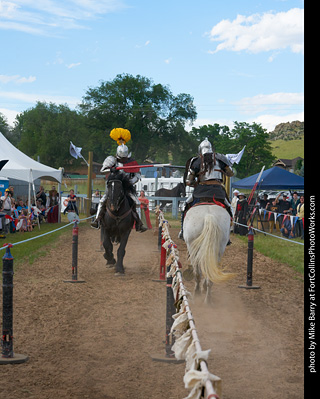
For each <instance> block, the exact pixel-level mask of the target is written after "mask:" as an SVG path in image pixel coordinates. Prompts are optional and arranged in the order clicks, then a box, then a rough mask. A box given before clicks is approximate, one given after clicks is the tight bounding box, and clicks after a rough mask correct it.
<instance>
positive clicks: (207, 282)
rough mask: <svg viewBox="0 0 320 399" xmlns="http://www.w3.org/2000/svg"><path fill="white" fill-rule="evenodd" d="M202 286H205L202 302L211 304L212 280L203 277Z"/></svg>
mask: <svg viewBox="0 0 320 399" xmlns="http://www.w3.org/2000/svg"><path fill="white" fill-rule="evenodd" d="M204 286H205V287H206V296H205V298H204V303H205V304H206V305H211V304H212V295H211V291H212V286H213V282H212V281H210V280H208V279H205V283H204Z"/></svg>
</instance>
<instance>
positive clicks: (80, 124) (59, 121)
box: [15, 102, 87, 168]
mask: <svg viewBox="0 0 320 399" xmlns="http://www.w3.org/2000/svg"><path fill="white" fill-rule="evenodd" d="M15 130H16V131H18V132H19V134H20V137H21V139H20V142H19V146H18V148H19V149H20V150H21V151H23V152H24V153H25V154H27V155H29V156H30V157H32V158H34V159H37V157H38V156H39V157H40V162H41V163H43V164H46V165H49V166H52V167H54V168H58V167H60V166H66V165H68V164H70V163H71V162H73V163H77V162H78V163H79V160H78V161H76V160H75V159H74V158H72V157H71V155H70V153H69V147H70V141H72V142H74V144H75V145H76V146H79V147H82V146H83V142H84V140H85V137H86V133H87V132H86V130H85V122H84V117H83V116H82V115H81V114H79V113H78V112H76V111H72V110H70V109H69V107H68V106H67V105H56V104H53V103H50V104H48V103H45V102H38V103H37V105H36V106H35V107H34V108H31V109H29V110H27V111H24V112H23V113H21V114H20V115H19V116H18V117H17V124H16V128H15ZM84 156H85V155H84Z"/></svg>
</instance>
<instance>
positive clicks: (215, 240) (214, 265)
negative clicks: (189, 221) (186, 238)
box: [189, 214, 234, 282]
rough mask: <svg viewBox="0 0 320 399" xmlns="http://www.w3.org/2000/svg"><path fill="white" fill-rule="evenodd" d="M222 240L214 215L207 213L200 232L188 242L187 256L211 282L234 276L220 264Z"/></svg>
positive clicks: (221, 233)
mask: <svg viewBox="0 0 320 399" xmlns="http://www.w3.org/2000/svg"><path fill="white" fill-rule="evenodd" d="M223 240H225V237H224V232H223V229H222V227H221V226H220V224H219V223H217V220H216V218H215V216H214V215H211V214H208V215H206V216H205V219H204V226H203V230H202V232H201V234H200V235H199V236H198V237H197V238H196V239H195V240H194V241H192V242H191V243H190V247H189V258H190V261H191V264H192V266H193V268H194V270H196V268H198V270H199V271H200V272H201V274H202V276H203V277H205V278H207V279H209V280H211V281H212V282H222V281H226V280H229V279H231V278H233V277H234V274H233V273H227V272H225V271H224V270H223V269H222V268H221V266H220V258H221V256H222V255H223V252H224V248H223Z"/></svg>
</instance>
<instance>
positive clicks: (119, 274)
mask: <svg viewBox="0 0 320 399" xmlns="http://www.w3.org/2000/svg"><path fill="white" fill-rule="evenodd" d="M114 275H115V276H117V277H119V276H124V272H123V273H120V272H116V273H114Z"/></svg>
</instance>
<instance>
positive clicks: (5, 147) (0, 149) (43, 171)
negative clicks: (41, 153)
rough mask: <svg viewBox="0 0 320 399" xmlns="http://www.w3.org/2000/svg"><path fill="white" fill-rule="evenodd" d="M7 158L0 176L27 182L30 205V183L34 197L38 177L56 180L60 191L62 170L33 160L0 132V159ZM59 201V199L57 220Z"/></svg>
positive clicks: (29, 202)
mask: <svg viewBox="0 0 320 399" xmlns="http://www.w3.org/2000/svg"><path fill="white" fill-rule="evenodd" d="M1 160H8V162H7V163H5V164H4V166H3V167H2V169H1V172H0V175H1V177H7V178H9V179H10V178H11V179H17V180H22V181H26V182H28V183H29V193H28V204H29V210H30V205H31V185H32V186H33V194H34V198H35V187H34V181H35V180H36V179H39V178H43V179H47V180H54V181H57V182H58V184H59V185H58V192H59V193H60V192H61V182H62V173H63V171H62V170H59V169H54V168H51V167H50V166H46V165H43V164H41V163H40V162H37V161H35V160H33V159H32V158H30V157H28V156H27V155H26V154H24V153H23V152H21V151H20V150H18V149H17V148H16V147H15V146H14V145H12V144H11V143H10V142H9V141H8V140H7V139H6V138H5V137H4V136H3V134H2V133H0V161H1ZM60 210H61V203H60V201H59V221H60Z"/></svg>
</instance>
